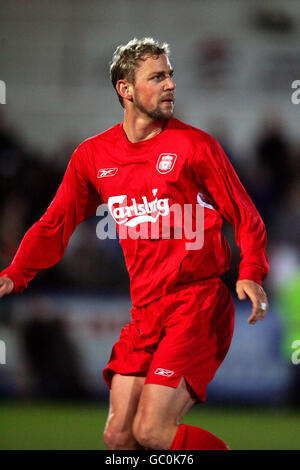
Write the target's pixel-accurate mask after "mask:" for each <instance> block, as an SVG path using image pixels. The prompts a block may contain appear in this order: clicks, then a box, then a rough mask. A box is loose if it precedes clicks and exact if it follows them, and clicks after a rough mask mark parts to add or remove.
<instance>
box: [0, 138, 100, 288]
mask: <svg viewBox="0 0 300 470" xmlns="http://www.w3.org/2000/svg"><path fill="white" fill-rule="evenodd" d="M87 168H88V155H87V154H86V151H85V149H83V148H82V147H81V146H79V147H78V148H77V149H76V150H75V152H74V153H73V155H72V158H71V160H70V162H69V165H68V167H67V170H66V172H65V175H64V178H63V181H62V183H61V185H60V186H59V188H58V190H57V193H56V195H55V197H54V199H53V201H52V202H51V204H50V206H49V207H48V209H47V211H46V212H45V214H44V215H43V216H42V217H41V219H40V220H39V221H37V222H36V223H35V224H34V225H33V226H32V227H31V228H30V229H29V230H28V231H27V232H26V234H25V236H24V238H23V240H22V242H21V244H20V246H19V249H18V251H17V253H16V255H15V257H14V259H13V261H12V263H11V265H10V266H9V267H8V268H6V269H4V270H3V271H2V272H1V276H8V277H9V278H11V279H12V281H13V282H14V290H13V292H21V291H23V290H24V289H25V288H26V287H27V284H28V282H29V281H31V280H32V279H33V278H34V276H35V275H36V274H37V273H38V272H39V271H41V270H42V269H46V268H49V267H51V266H53V265H55V264H56V263H57V262H58V261H59V260H60V259H61V258H62V256H63V254H64V252H65V250H66V247H67V244H68V241H69V239H70V237H71V235H72V233H73V231H74V230H75V228H76V227H77V225H78V224H80V222H82V221H83V220H84V219H86V218H87V217H89V216H90V215H92V214H95V212H96V208H97V205H98V204H99V203H100V196H99V194H98V193H97V192H96V190H95V188H94V187H92V185H91V184H90V183H89V182H88V177H87V171H88V170H87Z"/></svg>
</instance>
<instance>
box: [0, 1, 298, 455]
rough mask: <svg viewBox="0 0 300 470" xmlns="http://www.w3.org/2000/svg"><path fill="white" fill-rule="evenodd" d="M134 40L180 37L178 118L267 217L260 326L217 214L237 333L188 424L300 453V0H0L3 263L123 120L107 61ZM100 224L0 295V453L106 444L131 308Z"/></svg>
mask: <svg viewBox="0 0 300 470" xmlns="http://www.w3.org/2000/svg"><path fill="white" fill-rule="evenodd" d="M135 36H136V37H138V38H141V37H144V36H152V37H154V38H156V39H159V40H160V41H166V42H168V43H169V44H170V46H171V51H172V55H171V62H172V65H173V67H174V68H175V81H176V84H177V102H176V103H177V104H176V113H175V117H177V118H179V119H181V120H183V121H186V122H187V123H189V124H192V125H194V126H196V127H199V128H201V129H203V130H205V131H206V132H208V133H210V134H211V135H213V136H214V137H215V138H217V139H218V140H219V142H220V143H221V145H222V146H223V148H224V149H225V151H226V152H227V155H228V157H229V158H230V160H231V162H232V163H233V165H234V167H235V169H236V171H237V172H238V174H239V176H240V178H241V180H242V183H243V184H244V186H245V187H246V189H247V191H248V192H249V194H250V195H251V197H252V199H253V201H254V202H255V204H256V206H257V208H258V209H259V211H260V213H261V215H262V217H263V219H264V221H265V223H266V226H267V231H268V240H269V242H268V256H269V260H270V265H271V270H270V275H269V277H268V280H267V281H266V282H265V284H264V287H265V289H266V291H267V292H268V295H269V298H270V311H269V313H268V316H267V317H266V319H265V320H264V322H260V323H258V324H256V325H255V326H250V325H248V323H247V318H248V316H249V314H250V310H251V306H250V303H248V302H247V301H246V302H243V303H241V302H238V300H237V298H236V295H235V290H234V286H235V280H236V276H237V271H238V264H239V250H238V249H237V247H236V245H235V241H234V232H233V230H232V228H231V227H230V226H229V225H228V224H224V232H225V234H226V236H227V238H228V240H229V242H230V244H231V247H232V266H231V271H230V273H227V274H226V275H225V276H224V280H225V282H226V283H227V284H228V285H229V286H230V288H231V289H232V292H233V297H234V299H235V304H236V328H235V334H234V337H233V342H232V346H231V349H230V351H229V353H228V356H227V358H226V360H225V362H224V363H223V365H222V367H221V368H220V369H219V371H218V372H217V374H216V376H215V378H214V380H213V382H212V383H211V384H210V386H209V389H208V398H207V403H206V404H205V405H204V406H197V407H195V409H194V410H193V411H192V412H190V413H189V414H188V416H187V418H186V419H185V422H187V423H191V424H194V425H199V426H201V427H204V428H207V429H208V430H210V431H211V432H215V433H216V434H218V435H219V436H220V437H221V438H222V439H224V440H225V441H226V442H227V443H228V444H229V446H230V447H231V448H233V449H299V448H300V442H299V440H300V439H299V432H297V429H298V431H299V424H300V411H299V404H300V364H299V362H300V267H299V258H300V224H299V213H300V186H299V162H300V136H299V121H300V119H299V117H300V104H298V105H297V104H296V103H295V104H293V101H294V102H295V99H294V100H292V94H293V93H294V92H295V90H294V89H293V88H292V83H293V82H294V81H295V80H300V40H299V39H300V3H299V2H298V1H297V0H295V1H293V0H282V1H278V0H277V1H276V0H273V1H272V2H267V1H256V0H244V1H240V2H238V1H236V0H222V1H221V0H219V1H217V0H210V1H208V0H198V1H196V0H185V1H184V2H182V1H179V0H152V1H151V2H148V1H145V0H115V1H114V2H109V1H106V0H86V1H84V2H80V1H79V0H59V1H58V0H51V1H50V0H44V1H43V2H40V1H38V0H27V1H22V0H21V1H20V0H18V1H17V0H9V1H8V0H2V1H1V3H0V80H2V81H3V82H4V83H5V85H6V97H5V98H6V99H5V100H3V96H2V103H3V104H0V269H3V268H4V267H6V266H7V265H9V264H10V262H11V260H12V258H13V256H14V254H15V252H16V250H17V248H18V245H19V243H20V241H21V239H22V237H23V235H24V233H25V232H26V230H27V229H28V228H29V227H30V226H31V225H32V224H33V223H34V222H35V221H36V220H37V219H39V218H40V217H41V215H42V214H43V212H44V211H45V210H46V208H47V207H48V205H49V203H50V201H51V199H52V198H53V196H54V195H55V192H56V189H57V187H58V185H59V183H60V181H61V179H62V176H63V174H64V171H65V168H66V165H67V163H68V160H69V158H70V156H71V154H72V152H73V150H74V149H75V148H76V147H77V145H78V144H79V143H80V142H81V141H82V140H84V139H85V138H87V137H90V136H92V135H95V134H98V133H100V132H102V131H104V130H105V129H107V128H108V127H111V126H113V125H114V124H116V123H117V122H120V121H122V118H123V115H122V108H121V107H120V105H119V102H118V100H117V97H116V95H115V92H114V90H113V88H112V86H111V84H110V80H109V62H110V60H111V57H112V54H113V52H114V50H115V49H116V47H117V46H118V45H119V44H125V43H127V42H128V41H129V40H130V39H132V38H133V37H135ZM298 98H299V94H298ZM298 101H299V99H298ZM98 219H99V218H98ZM97 222H98V220H97V217H96V216H95V217H92V218H90V219H89V220H87V221H85V222H84V223H83V224H81V225H80V226H79V227H78V228H77V230H76V232H75V233H74V235H73V236H72V238H71V240H70V243H69V246H68V249H67V252H66V254H65V256H64V258H63V260H62V261H61V262H60V263H59V264H58V265H56V266H55V267H53V268H52V269H50V270H48V271H47V272H42V273H40V274H39V275H38V276H37V277H36V279H35V280H33V281H32V282H31V284H30V285H29V287H28V289H27V290H26V292H24V293H23V294H21V295H12V296H10V297H7V298H4V299H2V300H1V302H0V342H1V341H2V343H0V345H1V346H2V347H1V351H2V356H1V357H2V361H1V358H0V448H1V449H29V448H31V449H45V448H53V449H59V448H65V449H72V448H73V449H84V448H86V449H93V448H94V449H97V448H98V449H103V448H104V444H103V441H102V436H101V434H102V431H103V428H104V424H105V419H106V413H107V407H108V391H107V389H106V386H105V383H104V381H103V379H102V369H103V367H104V366H105V364H106V362H107V360H108V358H109V355H110V351H111V348H112V345H113V343H114V342H115V341H116V340H117V339H118V336H119V333H120V329H121V327H122V326H124V325H125V324H126V323H127V322H128V321H129V320H130V307H131V304H130V299H129V295H128V293H129V281H128V275H127V272H126V269H125V265H124V259H123V255H122V252H121V249H120V247H119V245H118V242H117V240H99V239H98V238H97V236H96V225H97ZM297 341H298V343H297ZM4 345H5V351H4V347H3V346H4ZM3 352H5V358H4V359H5V361H4V359H3V357H4V355H3ZM1 362H2V363H1ZM4 362H5V363H4Z"/></svg>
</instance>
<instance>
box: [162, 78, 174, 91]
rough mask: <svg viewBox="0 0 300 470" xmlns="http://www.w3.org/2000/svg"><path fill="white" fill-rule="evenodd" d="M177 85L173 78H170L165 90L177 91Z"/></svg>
mask: <svg viewBox="0 0 300 470" xmlns="http://www.w3.org/2000/svg"><path fill="white" fill-rule="evenodd" d="M175 88H176V84H175V82H174V80H173V79H172V78H171V77H168V78H167V80H166V83H165V90H175Z"/></svg>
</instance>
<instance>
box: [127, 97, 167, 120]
mask: <svg viewBox="0 0 300 470" xmlns="http://www.w3.org/2000/svg"><path fill="white" fill-rule="evenodd" d="M135 105H136V107H137V109H138V110H139V111H141V112H142V113H144V114H146V116H148V117H150V118H151V119H154V120H155V121H169V120H170V119H172V117H173V114H174V104H173V106H172V107H171V109H169V110H166V111H164V110H162V109H161V108H160V104H159V103H158V105H157V106H156V108H155V109H153V110H152V111H149V109H146V108H145V107H144V105H143V104H142V103H141V101H140V99H139V96H138V94H137V95H136V99H135Z"/></svg>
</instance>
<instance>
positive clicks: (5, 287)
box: [0, 276, 14, 299]
mask: <svg viewBox="0 0 300 470" xmlns="http://www.w3.org/2000/svg"><path fill="white" fill-rule="evenodd" d="M13 288H14V283H13V281H12V280H11V279H10V278H9V277H6V276H1V277H0V299H1V297H3V296H4V295H8V294H10V293H11V292H12V291H13Z"/></svg>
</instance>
